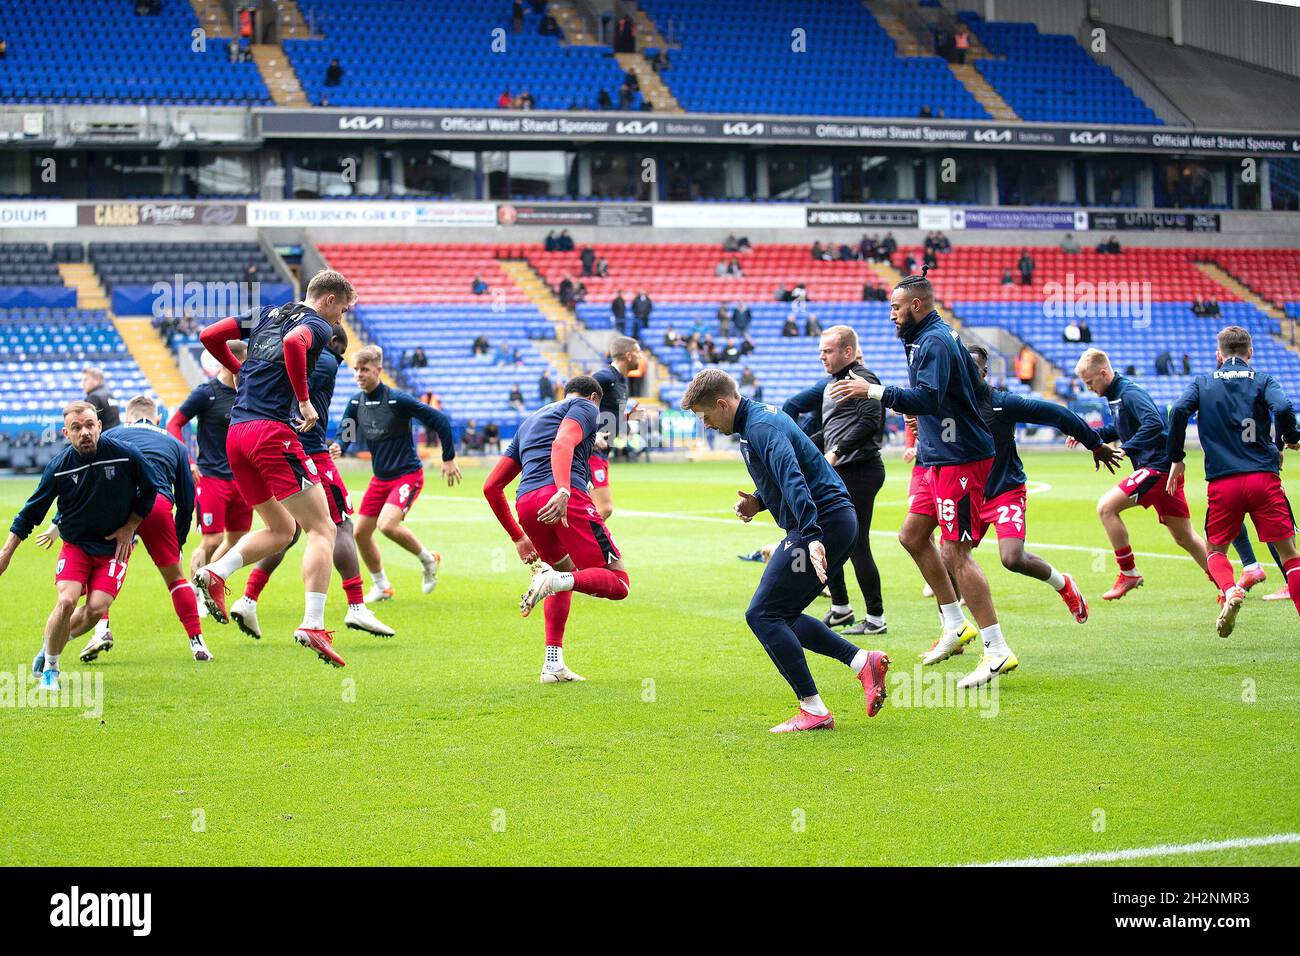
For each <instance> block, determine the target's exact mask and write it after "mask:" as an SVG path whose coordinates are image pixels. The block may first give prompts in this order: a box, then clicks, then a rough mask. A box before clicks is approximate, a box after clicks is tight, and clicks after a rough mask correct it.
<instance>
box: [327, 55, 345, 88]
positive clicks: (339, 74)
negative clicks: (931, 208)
mask: <svg viewBox="0 0 1300 956" xmlns="http://www.w3.org/2000/svg"><path fill="white" fill-rule="evenodd" d="M342 81H343V67H342V66H340V65H339V61H338V59H333V60H330V65H329V66H327V67H325V85H326V86H338V85H339V83H341V82H342Z"/></svg>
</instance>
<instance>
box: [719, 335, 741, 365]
mask: <svg viewBox="0 0 1300 956" xmlns="http://www.w3.org/2000/svg"><path fill="white" fill-rule="evenodd" d="M718 361H719V362H728V363H731V364H734V363H736V362H739V361H740V346H738V345H737V344H736V340H735V339H733V338H731V336H727V339H726V341H725V342H723V343H722V350H721V351H720V352H719V353H718Z"/></svg>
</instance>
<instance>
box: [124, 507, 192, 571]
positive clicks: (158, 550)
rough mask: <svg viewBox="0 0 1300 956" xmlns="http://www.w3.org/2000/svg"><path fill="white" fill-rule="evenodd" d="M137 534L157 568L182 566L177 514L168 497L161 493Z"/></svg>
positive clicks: (141, 523)
mask: <svg viewBox="0 0 1300 956" xmlns="http://www.w3.org/2000/svg"><path fill="white" fill-rule="evenodd" d="M135 533H136V534H137V535H139V536H140V540H141V541H142V542H144V547H145V550H146V551H148V552H149V557H151V558H153V563H154V564H155V565H156V566H157V567H160V568H165V567H167V566H168V565H169V564H180V561H181V546H180V542H178V541H177V540H176V513H175V512H174V511H173V510H172V503H171V501H170V500H168V498H167V496H166V495H164V494H162V493H161V492H160V493H159V495H158V497H157V498H155V499H154V501H153V510H152V511H150V512H149V514H148V515H146V516H145V519H144V520H143V521H141V522H140V525H139V527H137V528H136V529H135Z"/></svg>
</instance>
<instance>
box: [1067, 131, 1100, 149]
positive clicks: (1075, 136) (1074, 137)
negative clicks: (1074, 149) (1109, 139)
mask: <svg viewBox="0 0 1300 956" xmlns="http://www.w3.org/2000/svg"><path fill="white" fill-rule="evenodd" d="M1070 142H1071V143H1079V144H1082V145H1084V146H1101V145H1103V144H1105V142H1106V134H1105V133H1089V132H1084V133H1071V134H1070Z"/></svg>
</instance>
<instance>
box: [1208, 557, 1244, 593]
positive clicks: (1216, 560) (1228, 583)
mask: <svg viewBox="0 0 1300 956" xmlns="http://www.w3.org/2000/svg"><path fill="white" fill-rule="evenodd" d="M1208 563H1209V565H1210V580H1211V581H1213V582H1214V584H1215V587H1217V588H1218V589H1219V590H1220V591H1227V590H1228V588H1230V587H1233V586H1235V585H1236V583H1237V579H1236V578H1235V577H1234V576H1233V573H1232V562H1231V561H1229V560H1228V556H1227V555H1226V554H1219V552H1217V551H1211V552H1210V555H1209V562H1208Z"/></svg>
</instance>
